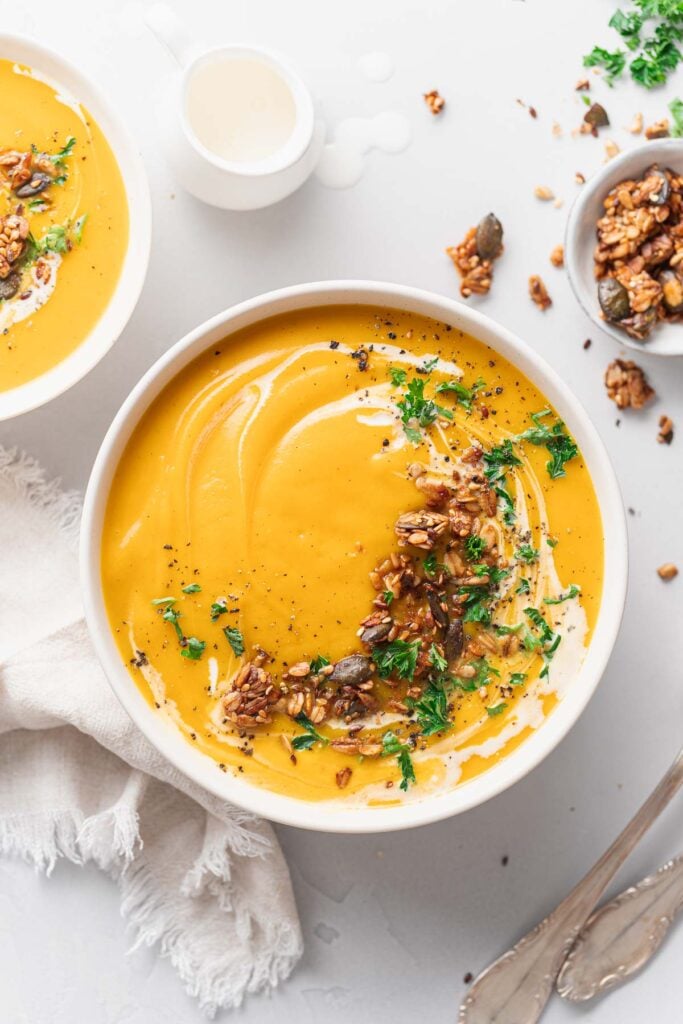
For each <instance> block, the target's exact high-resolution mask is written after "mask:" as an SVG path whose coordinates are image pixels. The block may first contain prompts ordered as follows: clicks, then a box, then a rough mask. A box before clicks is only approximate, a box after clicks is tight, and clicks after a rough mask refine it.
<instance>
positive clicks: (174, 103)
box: [145, 3, 325, 210]
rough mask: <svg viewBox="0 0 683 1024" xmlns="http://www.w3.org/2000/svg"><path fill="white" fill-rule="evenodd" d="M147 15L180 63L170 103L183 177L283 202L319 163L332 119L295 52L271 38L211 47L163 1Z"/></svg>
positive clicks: (232, 199) (212, 191)
mask: <svg viewBox="0 0 683 1024" xmlns="http://www.w3.org/2000/svg"><path fill="white" fill-rule="evenodd" d="M145 19H146V22H147V25H148V26H149V28H150V29H151V30H152V32H153V33H154V35H156V36H157V38H158V39H160V40H161V41H162V42H163V43H164V44H165V45H166V47H167V48H168V50H169V51H170V52H171V54H172V55H173V57H174V58H175V59H176V61H177V62H178V65H179V73H178V74H177V75H176V76H175V79H174V86H173V87H172V88H171V90H170V94H166V95H165V96H164V101H163V109H162V110H161V112H160V113H161V117H162V121H163V124H162V127H163V141H164V143H165V145H166V148H167V152H168V157H169V160H170V163H171V165H172V167H173V170H174V172H175V174H176V175H177V177H178V180H179V181H180V183H181V184H182V185H183V187H184V188H186V189H187V190H188V192H191V193H192V194H193V195H195V196H197V198H198V199H201V200H203V201H204V202H205V203H210V204H211V205H212V206H220V207H222V208H223V209H226V210H255V209H258V208H259V207H263V206H270V205H271V204H272V203H277V202H279V200H280V199H284V198H285V196H288V195H290V194H291V193H292V192H294V191H295V190H296V189H297V188H299V187H300V186H301V185H303V183H304V182H305V181H306V179H307V178H308V177H309V175H310V174H311V172H312V171H313V169H314V167H315V165H316V163H317V162H318V159H319V157H320V152H321V150H322V146H323V142H324V138H325V128H324V124H323V122H322V121H321V120H320V118H318V117H317V116H316V111H315V106H314V102H313V98H312V96H311V94H310V92H309V91H308V89H307V87H306V86H305V85H304V83H303V81H302V80H301V78H300V77H299V75H298V74H297V73H296V72H295V71H294V70H293V69H292V68H291V67H290V66H289V64H288V62H287V61H286V60H285V59H283V58H282V57H280V56H279V55H277V54H275V53H273V52H271V51H270V50H266V49H263V48H261V47H255V46H247V45H240V44H229V45H225V46H218V47H215V48H203V47H202V46H201V45H200V44H199V43H196V42H192V41H188V31H187V29H186V28H185V26H184V25H183V24H182V22H180V21H179V20H178V18H177V17H176V15H175V14H174V13H173V12H172V11H171V10H170V9H169V8H168V7H167V6H166V5H165V4H163V3H158V4H155V5H153V6H152V7H150V8H149V9H148V11H147V12H146V15H145Z"/></svg>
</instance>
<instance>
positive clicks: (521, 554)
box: [515, 544, 539, 565]
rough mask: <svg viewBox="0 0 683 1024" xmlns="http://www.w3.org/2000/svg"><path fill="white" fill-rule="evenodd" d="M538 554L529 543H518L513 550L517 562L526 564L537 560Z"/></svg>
mask: <svg viewBox="0 0 683 1024" xmlns="http://www.w3.org/2000/svg"><path fill="white" fill-rule="evenodd" d="M538 554H539V553H538V551H537V550H536V548H532V546H531V544H520V546H519V547H518V548H517V550H516V551H515V558H516V559H517V560H518V561H519V562H526V563H527V565H531V563H532V562H536V561H537V560H538Z"/></svg>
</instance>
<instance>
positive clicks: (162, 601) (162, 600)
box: [152, 597, 176, 608]
mask: <svg viewBox="0 0 683 1024" xmlns="http://www.w3.org/2000/svg"><path fill="white" fill-rule="evenodd" d="M175 603H176V598H175V597H155V598H154V600H153V601H152V604H155V605H167V606H168V607H169V608H170V606H171V605H172V604H175Z"/></svg>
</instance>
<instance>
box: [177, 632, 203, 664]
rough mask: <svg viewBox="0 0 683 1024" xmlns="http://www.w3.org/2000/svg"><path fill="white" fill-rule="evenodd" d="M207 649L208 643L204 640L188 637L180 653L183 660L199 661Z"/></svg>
mask: <svg viewBox="0 0 683 1024" xmlns="http://www.w3.org/2000/svg"><path fill="white" fill-rule="evenodd" d="M205 647H206V642H205V641H204V640H198V639H197V637H196V636H188V637H187V639H186V640H185V643H184V644H183V649H182V651H181V652H180V653H181V655H182V656H183V658H189V659H190V661H199V659H200V658H201V656H202V654H203V653H204V648H205Z"/></svg>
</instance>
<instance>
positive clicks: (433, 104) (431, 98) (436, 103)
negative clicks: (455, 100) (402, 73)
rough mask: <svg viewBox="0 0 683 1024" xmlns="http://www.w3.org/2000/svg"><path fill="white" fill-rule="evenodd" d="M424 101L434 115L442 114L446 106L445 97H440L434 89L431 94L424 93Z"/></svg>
mask: <svg viewBox="0 0 683 1024" xmlns="http://www.w3.org/2000/svg"><path fill="white" fill-rule="evenodd" d="M423 96H424V101H425V103H426V104H427V106H428V107H429V109H430V110H431V112H432V114H434V115H436V114H440V113H441V111H442V110H443V108H444V107H445V105H446V101H445V99H444V98H443V96H441V95H439V93H438V91H437V90H436V89H432V90H431V91H430V92H425V93H423Z"/></svg>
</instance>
